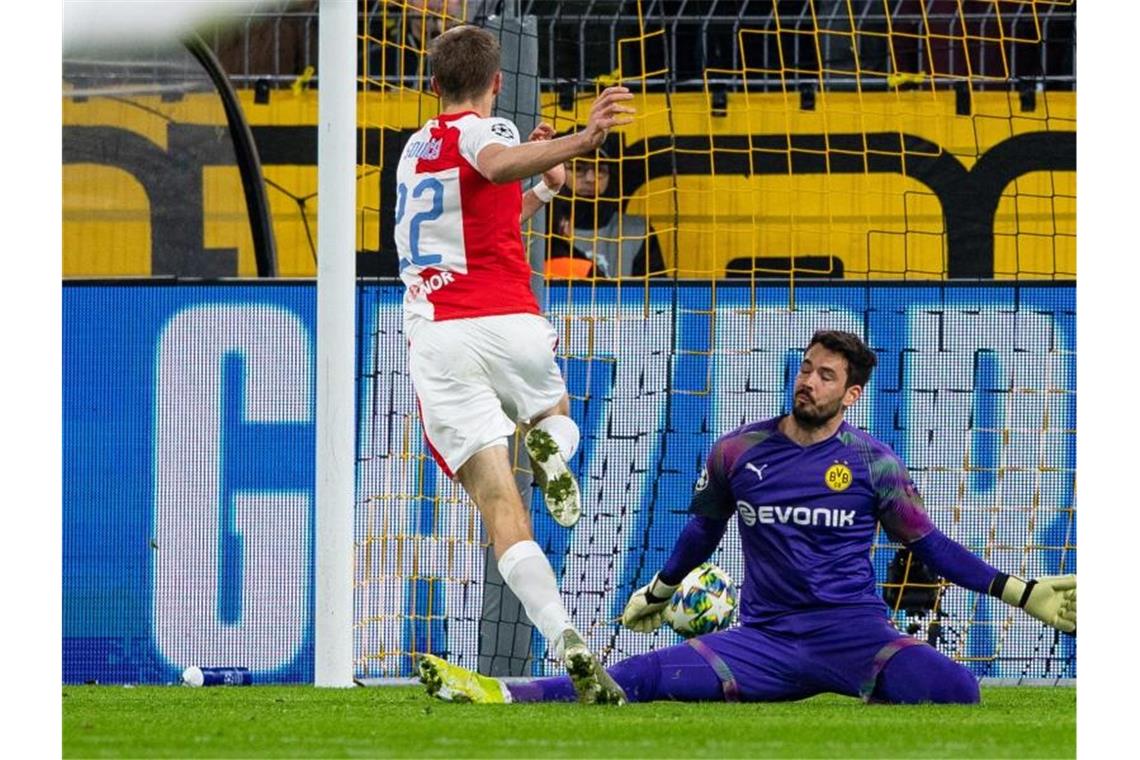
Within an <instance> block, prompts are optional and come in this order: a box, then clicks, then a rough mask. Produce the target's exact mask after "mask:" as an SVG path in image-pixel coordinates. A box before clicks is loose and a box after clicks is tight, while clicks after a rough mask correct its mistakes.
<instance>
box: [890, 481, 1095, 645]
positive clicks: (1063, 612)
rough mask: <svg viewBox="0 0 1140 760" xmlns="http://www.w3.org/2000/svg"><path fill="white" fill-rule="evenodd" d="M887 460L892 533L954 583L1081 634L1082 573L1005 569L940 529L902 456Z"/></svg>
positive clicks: (1054, 626) (1060, 627)
mask: <svg viewBox="0 0 1140 760" xmlns="http://www.w3.org/2000/svg"><path fill="white" fill-rule="evenodd" d="M886 463H887V464H888V465H893V466H888V467H882V468H880V474H879V476H878V480H877V481H876V484H875V485H876V491H877V495H878V499H879V502H878V517H879V521H880V522H881V523H882V525H883V527H884V528H886V529H887V531H888V532H889V533H890V534H891V535H892V536H894V537H896V538H898V539H899V540H900V541H902V543H903V544H905V545H906V547H907V548H908V549H910V550H911V551H912V552H914V554H915V556H917V557H918V558H919V559H920V560H922V561H923V562H924V563H926V565H927V566H928V567H930V569H931V570H933V571H934V572H936V573H938V574H939V575H941V576H943V577H944V578H946V579H947V580H949V581H950V582H952V583H954V584H956V585H958V586H961V587H963V588H968V589H970V590H971V591H977V592H978V593H982V594H989V595H990V596H994V597H997V598H998V599H1001V600H1002V601H1003V602H1005V603H1006V604H1009V605H1012V606H1014V607H1020V608H1021V609H1023V610H1025V611H1026V612H1027V613H1029V615H1031V616H1032V617H1034V618H1036V619H1037V620H1040V621H1041V622H1042V623H1045V624H1046V625H1049V626H1052V627H1053V628H1056V629H1057V630H1059V631H1063V632H1064V633H1076V631H1077V576H1076V575H1044V576H1041V577H1040V578H1037V579H1035V580H1025V579H1023V578H1019V577H1017V576H1015V575H1006V574H1005V573H1003V572H1001V571H999V570H998V569H997V568H995V567H993V566H991V565H990V564H989V563H987V562H985V561H984V560H982V559H981V558H980V557H978V556H977V555H975V554H974V553H973V552H971V551H970V550H969V549H967V548H966V547H964V546H962V545H961V544H959V543H958V542H957V541H954V540H952V539H951V538H949V537H947V536H946V535H945V534H944V533H943V532H942V531H940V530H938V528H937V527H936V526H935V525H934V523H933V522H932V521H931V520H930V516H929V515H928V514H927V513H926V508H925V507H924V506H923V503H922V497H921V496H920V495H919V493H918V489H916V488H915V487H914V483H913V482H911V480H910V476H909V475H907V472H906V468H905V467H903V466H902V463H901V462H899V461H898V460H897V459H893V458H892V459H889V460H886Z"/></svg>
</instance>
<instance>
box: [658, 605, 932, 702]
mask: <svg viewBox="0 0 1140 760" xmlns="http://www.w3.org/2000/svg"><path fill="white" fill-rule="evenodd" d="M678 646H679V647H691V648H692V649H694V650H695V651H696V652H697V653H698V654H699V655H700V656H701V658H703V659H704V660H705V662H707V663H708V664H709V665H710V666H712V668H713V670H715V671H716V673H717V675H718V677H719V678H720V681H721V687H722V689H723V693H724V698H725V699H726V700H727V701H730V702H735V701H741V702H756V701H765V702H770V701H781V700H793V699H804V698H805V697H810V696H812V695H815V694H821V693H824V692H834V693H837V694H845V695H848V696H853V697H855V696H858V697H863V698H864V699H867V698H869V697H870V694H871V692H872V690H873V689H874V687H875V679H876V678H878V675H879V672H880V671H881V670H882V669H883V666H884V665H885V664H886V663H887V661H888V660H889V659H890V658H891V657H892V656H893V655H894V654H895V653H896V652H898V651H900V650H902V649H905V648H906V647H909V646H928V645H927V644H925V643H924V642H922V641H919V640H918V639H916V638H913V637H911V636H907V635H906V634H903V633H900V632H899V631H898V630H897V629H896V628H895V627H894V626H893V625H891V623H890V621H889V620H887V618H885V617H884V616H882V615H879V614H875V613H860V612H852V611H850V610H848V611H845V612H842V613H837V612H835V611H831V610H828V611H826V612H820V613H815V612H813V613H803V614H799V615H791V616H788V617H787V618H784V619H781V620H778V621H775V622H773V623H767V624H764V625H763V626H755V627H753V626H747V625H741V626H738V627H736V628H730V629H729V630H727V631H721V632H719V633H713V634H708V635H706V636H701V637H699V638H696V639H690V640H689V641H687V642H685V643H684V644H680V645H678ZM660 655H661V663H662V666H663V668H662V669H663V671H665V672H663V673H662V676H661V686H662V687H663V689H664V690H665V691H668V690H669V686H668V683H667V682H668V680H669V675H670V674H669V673H668V671H667V668H668V665H667V663H668V662H669V660H670V658H669V657H668V656H667V655H666V652H665V651H662V652H660Z"/></svg>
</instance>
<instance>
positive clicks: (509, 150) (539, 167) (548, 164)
mask: <svg viewBox="0 0 1140 760" xmlns="http://www.w3.org/2000/svg"><path fill="white" fill-rule="evenodd" d="M632 99H633V93H631V92H630V91H629V89H627V88H625V87H607V88H606V89H605V90H603V91H602V94H601V95H599V96H598V99H597V100H595V101H594V105H593V106H592V107H591V108H590V117H589V121H587V122H586V127H585V128H584V129H581V130H579V131H577V132H575V133H573V134H570V135H566V136H564V137H559V138H556V139H553V140H538V141H534V142H527V143H523V144H521V145H512V146H509V147H508V146H506V145H502V144H498V143H492V144H490V145H488V146H486V147H485V148H483V149H482V150H480V151H479V155H478V156H477V157H476V159H477V166H476V168H477V169H478V170H479V173H480V174H482V175H483V176H484V177H486V178H487V179H489V180H491V181H492V182H495V183H497V184H503V183H505V182H515V181H517V180H520V179H526V178H528V177H533V176H534V175H536V174H541V173H542V172H545V171H546V170H548V169H550V168H552V167H555V166H557V165H559V164H562V163H565V162H566V161H569V160H570V159H572V158H576V157H577V156H581V155H584V154H586V153H590V152H591V151H594V150H596V149H597V148H598V146H599V145H601V144H602V142H604V141H605V139H606V135H607V134H609V131H610V130H611V129H613V128H614V127H617V126H621V125H623V124H629V123H630V122H631V121H633V119H632V118H631V117H630V116H629V114H632V113H634V109H633V108H630V107H629V106H627V105H625V103H626V101H629V100H632Z"/></svg>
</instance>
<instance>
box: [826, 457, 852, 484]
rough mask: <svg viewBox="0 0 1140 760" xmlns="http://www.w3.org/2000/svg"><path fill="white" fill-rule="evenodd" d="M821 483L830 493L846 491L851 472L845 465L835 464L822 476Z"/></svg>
mask: <svg viewBox="0 0 1140 760" xmlns="http://www.w3.org/2000/svg"><path fill="white" fill-rule="evenodd" d="M823 482H824V483H826V484H827V487H828V488H830V489H831V490H832V491H846V490H847V488H848V487H849V486H850V485H851V470H850V469H849V468H848V467H847V465H845V464H840V463H839V462H836V463H835V464H833V465H831V466H830V467H828V468H827V472H825V473H824V474H823Z"/></svg>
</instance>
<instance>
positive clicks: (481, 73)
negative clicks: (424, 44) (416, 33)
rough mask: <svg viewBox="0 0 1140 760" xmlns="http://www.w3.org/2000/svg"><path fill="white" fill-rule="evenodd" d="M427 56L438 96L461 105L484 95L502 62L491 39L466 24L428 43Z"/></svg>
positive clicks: (491, 35)
mask: <svg viewBox="0 0 1140 760" xmlns="http://www.w3.org/2000/svg"><path fill="white" fill-rule="evenodd" d="M428 56H429V59H430V60H431V73H432V76H434V77H435V81H436V84H438V85H439V92H440V96H441V97H442V98H443V99H444V100H445V101H447V102H449V103H463V102H465V101H468V100H471V99H472V98H476V97H478V96H479V95H482V94H483V93H484V92H486V91H487V90H488V89H489V88H490V87H491V82H492V81H494V79H495V74H496V73H498V71H499V68H500V67H501V61H502V51H501V50H500V48H499V41H498V40H497V39H495V36H494V35H493V34H491V33H490V32H488V31H487V30H486V29H480V28H479V27H477V26H471V25H470V24H467V25H464V26H457V27H455V28H454V29H449V30H447V31H446V32H444V33H443V34H441V35H439V36H438V37H436V38H435V39H434V40H432V41H431V45H430V46H429V47H428Z"/></svg>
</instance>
